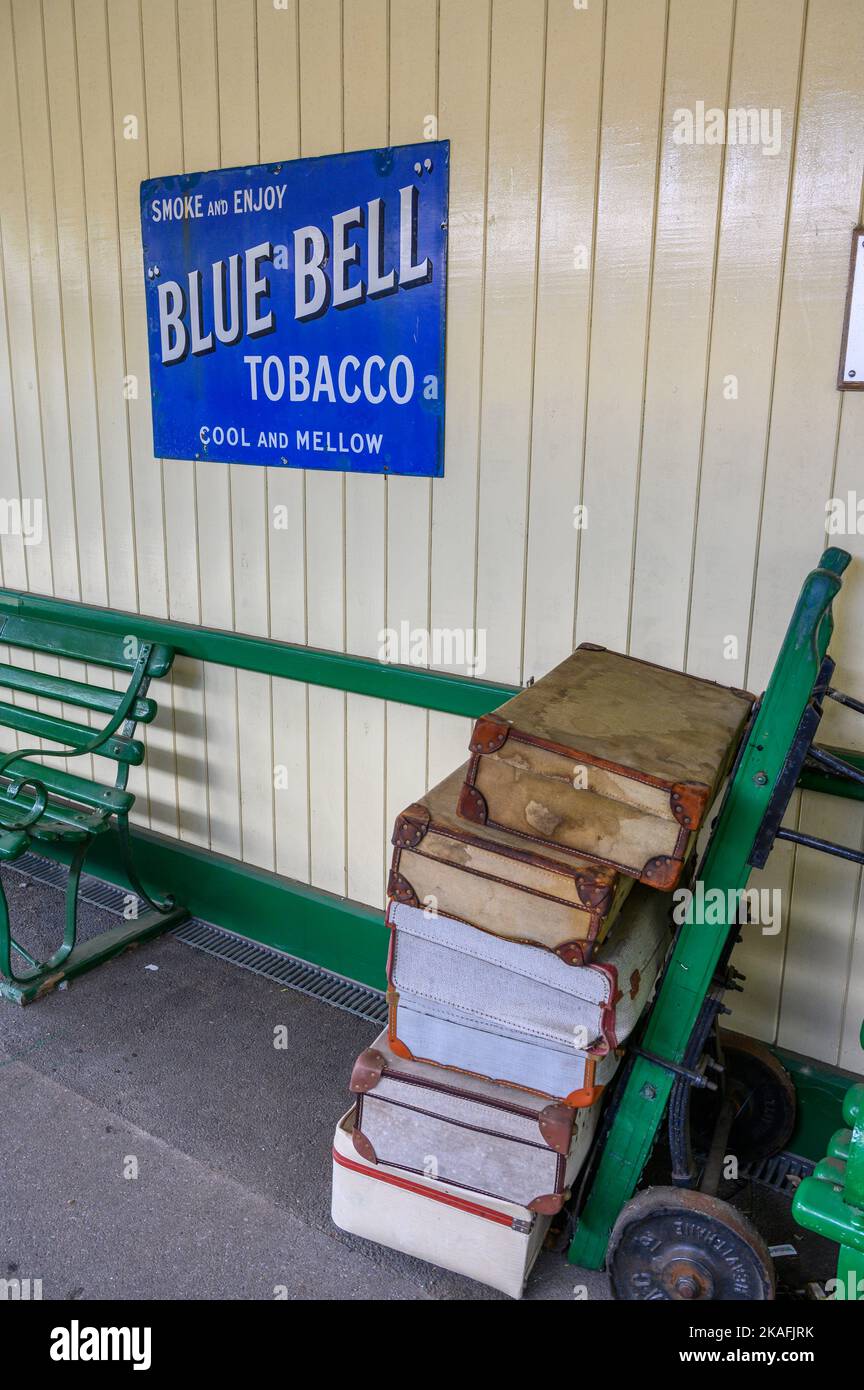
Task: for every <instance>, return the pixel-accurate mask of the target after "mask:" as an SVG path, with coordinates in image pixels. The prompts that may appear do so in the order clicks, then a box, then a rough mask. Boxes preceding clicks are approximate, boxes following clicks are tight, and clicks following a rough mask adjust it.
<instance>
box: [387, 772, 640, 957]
mask: <svg viewBox="0 0 864 1390" xmlns="http://www.w3.org/2000/svg"><path fill="white" fill-rule="evenodd" d="M467 772H468V768H467V765H466V766H464V767H461V768H459V769H457V771H456V772H453V773H451V774H450V776H449V777H447V778H445V780H444V781H443V782H441V783H439V785H438V786H437V787H433V788H432V790H431V791H430V792H427V793H426V795H425V796H424V797H421V798H420V800H419V801H417V802H415V803H414V805H412V806H409V807H408V809H407V810H405V811H403V812H402V814H401V815H400V816H399V817H398V818H397V821H396V825H395V828H394V831H393V861H392V865H391V869H390V879H389V883H388V893H389V896H390V898H391V900H392V901H393V902H395V903H400V904H405V905H407V906H410V907H422V908H425V909H427V910H430V909H431V910H433V911H436V912H438V913H441V914H443V915H444V916H446V917H451V918H454V919H456V920H458V921H461V922H466V923H467V924H468V925H469V926H472V927H477V928H479V929H480V930H481V931H486V932H491V933H492V934H493V936H500V937H506V938H507V939H509V940H511V941H520V942H523V943H524V944H526V945H529V946H539V947H543V948H545V949H546V950H550V951H554V952H555V953H556V955H558V956H559V957H560V958H561V960H563V961H565V962H566V963H567V964H568V965H585V964H587V963H588V961H589V960H590V959H591V956H592V953H593V950H594V948H595V946H598V945H599V944H600V943H601V942H602V941H603V939H604V937H605V936H606V933H607V932H608V930H609V927H610V926H611V924H612V923H613V922H614V921H615V919H616V917H617V915H618V912H619V909H620V907H621V904H622V903H623V901H624V899H625V898H626V896H627V894H628V893H629V891H630V889H631V888H632V886H633V882H634V880H633V879H632V878H628V877H626V876H625V875H624V874H620V873H618V872H617V871H616V870H615V869H612V868H609V867H606V866H603V865H599V864H595V863H591V862H590V861H589V860H587V859H585V860H580V859H578V858H576V857H574V855H573V854H572V852H571V851H569V850H563V849H559V848H557V847H555V846H552V847H550V848H544V849H542V850H541V849H535V848H534V847H532V846H531V845H530V844H527V843H526V841H525V840H524V839H523V838H522V837H520V836H519V835H514V834H512V833H511V832H510V831H507V830H497V829H492V828H489V827H486V826H482V825H477V826H473V825H469V824H468V823H467V822H466V821H464V820H461V819H460V818H459V816H458V815H457V814H456V803H457V801H458V798H459V793H460V791H461V789H462V785H463V783H464V781H465V778H466V776H467Z"/></svg>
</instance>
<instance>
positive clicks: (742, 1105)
mask: <svg viewBox="0 0 864 1390" xmlns="http://www.w3.org/2000/svg"><path fill="white" fill-rule="evenodd" d="M720 1043H721V1047H722V1049H723V1062H724V1065H725V1068H726V1077H725V1082H726V1094H727V1095H728V1096H730V1097H731V1098H732V1099H733V1101H734V1102H735V1107H736V1108H735V1118H734V1120H733V1121H732V1128H731V1130H730V1131H729V1140H728V1144H727V1152H728V1153H731V1154H735V1155H736V1157H737V1159H738V1162H739V1164H740V1166H741V1167H744V1166H746V1164H748V1163H758V1162H759V1161H760V1160H761V1159H763V1158H769V1157H770V1156H771V1154H775V1153H779V1151H780V1150H781V1149H785V1147H786V1145H787V1144H788V1142H789V1140H790V1139H791V1137H792V1131H793V1129H794V1128H795V1116H796V1101H795V1087H794V1085H793V1083H792V1078H791V1076H790V1075H789V1073H788V1072H787V1071H786V1069H785V1067H784V1066H783V1065H782V1064H781V1063H780V1062H778V1060H777V1058H776V1057H775V1056H774V1054H773V1052H771V1051H770V1050H769V1049H768V1048H767V1047H766V1046H765V1044H764V1043H760V1042H757V1041H756V1039H755V1038H748V1037H746V1036H745V1035H744V1034H743V1033H727V1032H725V1031H724V1032H721V1034H720ZM721 1101H722V1095H721V1093H720V1091H707V1090H705V1091H702V1090H700V1091H696V1090H694V1091H692V1092H691V1095H690V1129H691V1135H692V1142H693V1147H694V1149H696V1150H697V1151H698V1152H699V1153H707V1151H708V1149H709V1147H710V1145H711V1136H712V1134H713V1132H714V1124H715V1122H716V1120H717V1116H718V1113H719V1109H720V1104H721Z"/></svg>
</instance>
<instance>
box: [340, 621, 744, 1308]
mask: <svg viewBox="0 0 864 1390" xmlns="http://www.w3.org/2000/svg"><path fill="white" fill-rule="evenodd" d="M751 706H752V696H750V695H747V694H746V692H743V691H739V690H733V689H729V688H726V687H724V686H720V685H715V684H714V683H713V682H709V681H704V680H700V679H697V678H695V677H693V676H686V675H682V674H680V673H679V672H676V671H670V670H666V669H665V668H662V667H658V666H653V665H650V664H649V663H647V662H642V661H637V660H634V659H633V658H630V657H625V656H620V655H618V654H616V653H614V652H609V651H607V650H606V649H605V648H602V647H595V646H590V645H587V644H586V645H584V646H582V647H580V648H579V649H578V650H577V651H575V652H574V653H573V654H572V656H570V657H568V658H567V660H566V661H564V662H562V664H561V665H560V666H558V667H557V668H556V669H555V670H554V671H551V672H550V673H549V675H548V676H546V677H544V678H543V679H542V680H540V681H538V682H537V683H536V684H535V685H532V686H530V687H529V688H528V689H526V690H524V691H522V692H521V693H520V694H519V695H517V696H515V697H514V698H513V699H512V700H510V701H508V702H507V703H506V704H505V705H502V706H501V707H500V709H498V710H496V711H494V712H493V713H492V714H490V715H486V716H484V717H483V718H482V719H480V720H478V721H477V723H476V725H475V727H474V730H473V733H472V737H471V742H470V745H469V754H470V756H469V760H468V761H467V762H466V764H465V765H464V766H463V767H461V768H459V769H458V770H457V771H456V772H454V773H452V774H451V775H450V776H449V777H448V778H446V779H445V781H443V782H442V783H441V784H440V785H439V786H437V787H435V788H433V789H432V791H430V792H428V793H427V794H426V795H425V796H424V797H422V798H421V799H420V800H419V801H417V802H416V803H414V804H413V805H412V806H409V807H408V809H407V810H406V811H404V812H403V813H402V814H401V815H400V816H399V817H398V818H397V821H396V826H395V828H394V832H393V859H392V867H391V871H390V878H389V884H388V897H389V903H388V912H387V920H388V923H389V926H390V928H391V940H390V953H389V960H388V966H387V974H388V981H389V990H388V1002H389V1022H388V1026H387V1028H386V1029H385V1030H384V1032H383V1033H382V1034H381V1036H380V1037H379V1038H378V1039H377V1040H376V1041H375V1043H374V1044H373V1045H372V1047H371V1048H368V1049H367V1050H366V1051H365V1052H363V1053H362V1054H361V1055H360V1057H358V1059H357V1062H356V1064H355V1067H354V1071H353V1074H352V1077H351V1086H350V1089H351V1091H352V1093H353V1095H354V1096H355V1098H356V1099H355V1103H354V1105H353V1107H352V1109H351V1110H350V1111H349V1112H348V1114H347V1115H345V1116H343V1118H342V1120H340V1122H339V1125H338V1126H337V1130H336V1137H335V1141H334V1147H333V1219H334V1221H335V1222H336V1224H337V1225H338V1226H340V1227H341V1228H342V1229H343V1230H347V1231H351V1232H353V1233H355V1234H357V1235H361V1236H365V1237H367V1238H369V1239H371V1240H375V1241H378V1242H379V1243H381V1244H383V1245H388V1246H391V1247H393V1248H394V1249H397V1250H401V1251H404V1252H406V1253H408V1254H411V1255H416V1256H419V1257H420V1258H422V1259H425V1260H429V1261H431V1262H433V1263H435V1264H438V1265H441V1266H443V1267H444V1268H446V1269H450V1270H454V1271H456V1272H457V1273H462V1274H467V1275H469V1276H471V1277H473V1278H475V1279H478V1280H480V1281H482V1282H484V1283H487V1284H490V1285H491V1286H492V1287H494V1288H497V1289H500V1290H502V1291H503V1292H505V1293H509V1294H511V1295H513V1296H514V1297H518V1296H519V1295H520V1294H521V1292H522V1289H523V1287H524V1283H525V1280H526V1278H527V1275H528V1273H529V1271H530V1269H531V1265H532V1263H533V1261H534V1259H535V1258H536V1255H537V1253H538V1252H539V1250H540V1248H541V1246H542V1244H543V1241H544V1238H545V1236H546V1234H547V1231H548V1228H549V1225H550V1222H551V1220H552V1218H553V1217H554V1216H555V1215H556V1213H557V1212H559V1211H560V1210H561V1208H562V1206H563V1205H564V1203H565V1202H566V1200H567V1198H568V1196H569V1192H570V1189H571V1186H572V1185H573V1183H574V1180H575V1179H576V1177H577V1175H578V1173H579V1170H580V1168H581V1167H582V1165H583V1163H584V1161H585V1159H586V1157H587V1154H588V1151H589V1149H590V1146H591V1141H592V1138H593V1136H594V1133H595V1130H596V1128H597V1123H598V1118H599V1111H600V1105H601V1100H602V1096H603V1092H604V1088H605V1087H606V1086H607V1085H608V1083H609V1081H610V1080H611V1079H612V1077H613V1076H614V1074H615V1071H616V1068H617V1067H618V1064H619V1060H620V1056H621V1052H622V1044H623V1043H624V1042H625V1040H626V1038H627V1037H628V1036H629V1034H630V1033H631V1031H632V1029H633V1027H634V1026H635V1024H636V1023H637V1021H638V1019H639V1017H640V1015H641V1013H642V1012H643V1010H644V1008H645V1006H646V1004H647V1003H648V1002H649V1000H650V997H651V994H652V991H653V988H654V985H655V983H656V980H657V976H658V974H659V972H660V969H661V967H662V965H663V961H664V958H665V955H666V952H667V949H668V945H669V941H670V911H669V907H670V902H669V896H668V894H669V893H670V892H671V890H672V889H674V888H675V886H676V885H677V884H678V882H679V880H680V878H681V875H682V872H683V870H684V867H685V865H686V864H687V861H688V858H689V856H690V853H691V850H692V848H693V846H694V844H695V840H696V836H697V834H698V831H699V828H700V826H701V825H702V823H703V822H704V820H705V816H706V814H707V812H708V809H709V807H710V806H711V803H712V801H713V799H714V796H715V794H716V792H717V790H718V788H719V786H720V784H721V783H722V781H723V779H724V777H725V775H726V773H727V771H728V769H729V766H730V764H731V762H732V759H733V758H734V755H735V751H736V749H737V746H738V743H739V742H740V739H741V735H742V732H743V729H744V725H745V723H746V721H747V718H748V716H749V714H750V710H751ZM658 890H661V891H658Z"/></svg>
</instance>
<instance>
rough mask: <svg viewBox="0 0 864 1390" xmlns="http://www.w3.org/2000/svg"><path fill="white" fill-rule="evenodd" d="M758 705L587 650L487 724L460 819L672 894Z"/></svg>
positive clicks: (474, 751)
mask: <svg viewBox="0 0 864 1390" xmlns="http://www.w3.org/2000/svg"><path fill="white" fill-rule="evenodd" d="M753 702H754V697H753V696H752V695H749V694H748V693H747V692H746V691H744V690H735V689H731V688H729V687H727V686H723V685H717V684H715V683H714V682H713V681H707V680H702V679H700V678H699V677H697V676H688V675H684V674H682V673H681V672H680V671H671V670H668V669H667V668H666V667H663V666H654V665H652V664H651V663H650V662H647V661H639V660H637V659H636V658H634V657H629V656H622V655H620V654H619V653H617V652H610V651H607V650H606V648H605V647H596V646H593V645H591V644H589V643H584V644H583V645H582V646H581V647H579V648H578V649H577V650H576V651H575V652H573V654H572V655H571V656H569V657H568V658H567V659H566V661H562V663H561V665H560V666H557V667H556V668H555V670H554V671H550V672H549V674H548V675H547V676H544V677H543V678H542V680H539V681H537V683H536V684H535V685H532V686H529V687H528V689H527V690H523V691H521V692H520V693H519V694H518V695H515V696H514V697H513V699H512V700H508V701H507V703H506V704H504V705H501V706H500V707H499V708H498V709H497V710H494V711H493V712H492V713H491V714H488V715H484V716H483V717H482V718H481V719H478V720H477V723H476V724H475V726H474V731H473V734H472V737H471V743H470V749H471V761H470V762H469V764H468V769H467V773H466V776H465V781H464V784H463V787H462V790H461V792H460V795H459V802H458V811H459V815H460V816H461V817H462V818H463V819H465V820H466V821H468V822H470V823H471V824H472V825H474V826H485V827H487V828H490V829H495V830H510V831H513V832H516V833H517V834H518V835H520V836H523V837H524V838H525V840H526V841H533V842H534V843H535V844H537V845H542V846H545V847H547V848H551V847H553V846H557V847H559V848H564V849H567V850H570V851H572V852H573V853H574V854H577V855H580V856H582V857H584V858H587V859H590V860H593V861H595V862H596V863H598V864H605V865H607V866H609V867H612V868H615V869H618V870H619V871H620V872H622V873H625V874H631V875H633V877H635V878H639V879H640V880H641V881H642V882H643V883H646V884H648V885H649V886H651V887H653V888H660V889H666V890H668V889H672V888H674V887H675V885H676V884H677V882H678V880H679V878H680V876H681V872H682V869H683V866H684V864H685V862H686V859H687V855H688V852H689V850H690V848H691V847H692V844H693V842H694V838H695V833H696V831H697V830H698V829H699V826H700V825H701V824H702V821H703V820H704V817H705V815H706V813H707V811H708V809H709V808H710V806H711V804H712V802H713V800H714V797H715V795H716V793H717V791H718V789H719V787H720V785H721V783H722V781H723V778H724V776H725V774H726V773H727V771H728V770H729V767H730V766H731V764H732V761H733V760H734V757H735V753H736V751H737V748H738V745H739V743H740V740H741V736H742V734H743V731H744V727H745V725H746V722H747V719H748V717H749V714H750V710H751V708H752V705H753Z"/></svg>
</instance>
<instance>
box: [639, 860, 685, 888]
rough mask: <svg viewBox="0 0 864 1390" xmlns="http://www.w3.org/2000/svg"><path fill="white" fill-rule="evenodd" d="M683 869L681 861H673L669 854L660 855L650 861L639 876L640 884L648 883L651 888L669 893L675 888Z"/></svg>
mask: <svg viewBox="0 0 864 1390" xmlns="http://www.w3.org/2000/svg"><path fill="white" fill-rule="evenodd" d="M683 867H684V863H683V861H682V860H681V859H673V858H672V857H671V855H669V854H658V855H657V857H656V859H649V860H648V863H647V864H646V865H645V867H644V868H643V870H642V872H641V874H640V875H639V882H640V883H647V885H648V887H649V888H659V889H661V891H663V892H668V891H670V890H671V889H673V888H674V887H675V885H676V883H677V882H678V879H679V878H680V877H681V870H682V869H683Z"/></svg>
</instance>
